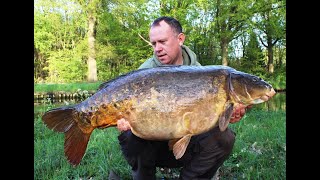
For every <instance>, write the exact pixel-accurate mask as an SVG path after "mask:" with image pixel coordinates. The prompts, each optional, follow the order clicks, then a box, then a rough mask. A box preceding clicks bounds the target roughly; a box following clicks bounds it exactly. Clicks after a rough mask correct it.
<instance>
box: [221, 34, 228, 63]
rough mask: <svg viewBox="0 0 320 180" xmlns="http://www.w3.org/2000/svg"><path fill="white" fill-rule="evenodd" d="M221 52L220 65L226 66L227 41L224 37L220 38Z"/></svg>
mask: <svg viewBox="0 0 320 180" xmlns="http://www.w3.org/2000/svg"><path fill="white" fill-rule="evenodd" d="M221 54H222V65H224V66H228V41H227V40H226V39H222V40H221Z"/></svg>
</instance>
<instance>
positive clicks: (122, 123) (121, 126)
mask: <svg viewBox="0 0 320 180" xmlns="http://www.w3.org/2000/svg"><path fill="white" fill-rule="evenodd" d="M117 128H118V130H119V131H121V132H122V131H127V130H129V129H131V126H130V124H129V122H128V121H126V120H125V119H124V118H122V119H119V120H118V121H117Z"/></svg>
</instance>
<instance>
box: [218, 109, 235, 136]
mask: <svg viewBox="0 0 320 180" xmlns="http://www.w3.org/2000/svg"><path fill="white" fill-rule="evenodd" d="M232 111H233V104H228V105H227V107H226V109H225V111H224V112H223V113H222V114H221V116H220V117H219V129H220V131H225V130H226V129H227V127H228V125H229V122H230V118H231V115H232Z"/></svg>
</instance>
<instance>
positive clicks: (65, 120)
mask: <svg viewBox="0 0 320 180" xmlns="http://www.w3.org/2000/svg"><path fill="white" fill-rule="evenodd" d="M73 111H74V108H72V107H62V108H56V109H51V110H49V111H47V112H46V113H45V114H44V115H43V116H42V120H43V122H44V123H45V124H46V126H47V127H48V128H49V129H52V130H54V131H57V132H66V131H68V130H69V129H70V128H71V127H72V126H73V125H74V124H75V123H76V122H75V121H74V119H73V117H72V112H73Z"/></svg>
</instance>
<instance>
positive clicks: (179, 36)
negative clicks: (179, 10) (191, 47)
mask: <svg viewBox="0 0 320 180" xmlns="http://www.w3.org/2000/svg"><path fill="white" fill-rule="evenodd" d="M185 39H186V36H185V35H184V34H183V33H180V34H179V35H178V40H179V45H180V46H182V45H183V43H184V40H185Z"/></svg>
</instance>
